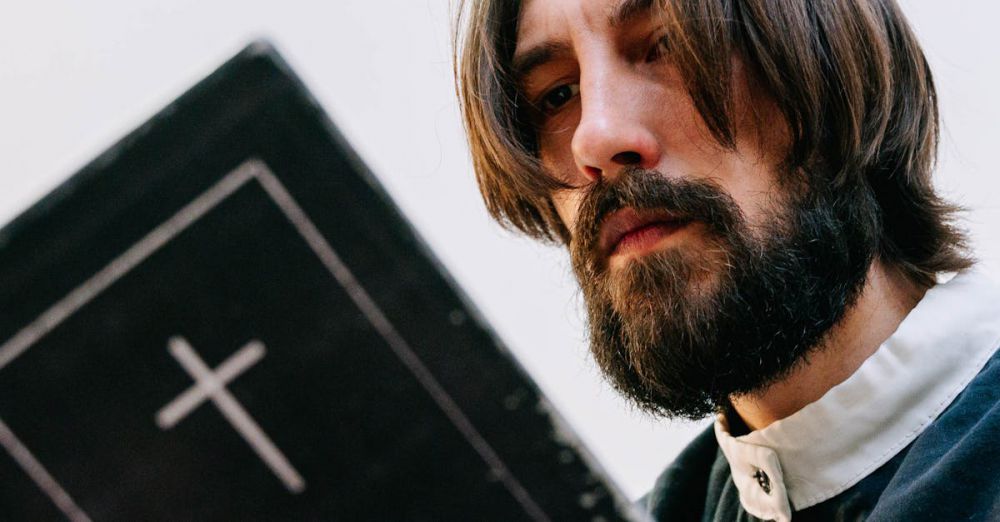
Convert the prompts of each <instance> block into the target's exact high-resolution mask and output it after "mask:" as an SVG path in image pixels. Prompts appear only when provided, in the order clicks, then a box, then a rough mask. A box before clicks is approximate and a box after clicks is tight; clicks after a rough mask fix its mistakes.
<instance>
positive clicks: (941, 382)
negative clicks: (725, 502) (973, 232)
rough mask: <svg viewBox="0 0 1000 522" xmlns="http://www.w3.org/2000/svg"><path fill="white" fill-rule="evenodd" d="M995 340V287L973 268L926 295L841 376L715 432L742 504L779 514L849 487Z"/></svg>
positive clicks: (923, 418)
mask: <svg viewBox="0 0 1000 522" xmlns="http://www.w3.org/2000/svg"><path fill="white" fill-rule="evenodd" d="M998 346H1000V288H998V287H997V286H996V284H995V283H994V282H993V281H991V280H990V279H989V278H987V277H986V276H985V275H983V274H982V273H979V272H978V271H976V270H972V271H968V272H965V273H961V274H959V275H957V276H955V277H954V278H952V280H951V281H949V282H947V283H944V284H939V285H937V286H935V287H933V288H931V289H930V290H928V291H927V293H926V294H925V295H924V297H923V299H922V300H921V301H920V302H919V303H918V304H917V306H916V307H915V308H914V309H913V310H911V311H910V313H909V314H908V315H907V316H906V318H905V319H904V320H903V322H902V323H900V325H899V328H898V329H897V330H896V332H895V333H893V334H892V336H890V337H889V339H887V340H886V341H885V342H884V343H883V344H882V346H880V347H879V349H878V350H877V351H876V352H875V353H874V354H872V356H871V357H869V358H868V359H867V360H866V361H865V362H864V363H863V364H862V365H861V367H860V368H858V370H857V371H856V372H854V374H853V375H851V376H850V377H849V378H848V379H847V380H845V381H844V382H842V383H840V384H838V385H837V386H835V387H833V388H831V389H830V390H829V391H828V392H827V393H826V394H825V395H823V396H822V397H821V398H820V399H819V400H817V401H816V402H813V403H811V404H808V405H806V406H805V407H804V408H802V409H801V410H799V411H797V412H795V413H794V414H792V415H791V416H789V417H786V418H784V419H782V420H780V421H777V422H775V423H773V424H771V425H769V426H767V427H766V428H763V429H761V430H757V431H753V432H750V433H749V434H747V435H743V436H740V437H733V436H731V435H730V434H729V433H728V430H727V426H726V420H725V417H724V416H721V415H720V416H719V418H718V419H717V420H716V422H715V436H716V438H717V439H718V441H719V447H720V448H722V452H723V453H724V454H725V456H726V459H727V460H728V461H729V467H730V470H731V472H732V476H733V482H734V483H735V484H736V487H737V489H738V490H739V492H740V503H741V504H742V505H743V508H744V509H746V511H747V512H748V513H750V514H751V515H754V516H756V517H759V518H763V519H771V520H775V521H778V522H782V521H788V520H790V519H791V512H792V510H793V509H794V510H796V511H798V510H801V509H804V508H807V507H809V506H813V505H815V504H818V503H820V502H823V501H824V500H827V499H830V498H832V497H834V496H836V495H838V494H840V493H841V492H843V491H845V490H847V489H848V488H850V487H851V486H853V485H854V484H856V483H858V482H859V481H860V480H861V479H863V478H865V477H866V476H868V475H869V474H870V473H872V472H873V471H875V470H876V469H878V468H879V466H881V465H882V464H885V463H886V462H887V461H888V460H889V459H891V458H892V457H893V456H895V455H896V454H898V453H899V452H900V451H901V450H903V449H904V448H905V447H906V446H907V445H908V444H909V443H910V442H912V441H913V440H914V439H915V438H916V437H917V436H918V435H920V433H922V432H923V430H924V429H925V428H927V426H928V425H929V424H930V423H931V422H932V421H933V420H934V419H936V418H937V416H938V415H940V414H941V412H942V411H944V409H945V408H947V407H948V405H949V404H951V402H952V401H953V400H954V399H955V397H956V396H957V395H958V394H959V392H961V391H962V390H963V389H965V387H966V386H967V385H968V384H969V382H970V381H971V380H972V378H973V377H975V375H976V374H977V373H978V372H979V370H981V369H982V368H983V366H984V365H985V364H986V362H987V360H989V358H990V356H992V355H993V352H994V351H996V349H997V347H998Z"/></svg>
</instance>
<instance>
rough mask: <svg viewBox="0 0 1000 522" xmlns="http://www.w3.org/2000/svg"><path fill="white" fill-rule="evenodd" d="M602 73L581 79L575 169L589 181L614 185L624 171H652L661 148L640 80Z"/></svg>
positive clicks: (574, 135)
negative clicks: (632, 167)
mask: <svg viewBox="0 0 1000 522" xmlns="http://www.w3.org/2000/svg"><path fill="white" fill-rule="evenodd" d="M622 72H623V71H611V70H608V71H603V72H602V73H601V74H599V75H594V76H593V77H591V78H581V85H580V102H581V109H580V110H581V112H580V121H579V123H578V124H577V127H576V130H575V132H574V134H573V139H572V144H571V147H572V151H573V158H574V161H575V162H576V167H577V170H578V171H579V172H580V173H581V174H582V175H583V176H585V177H586V178H587V179H588V180H589V181H591V182H597V181H613V180H614V178H616V177H617V176H618V174H619V172H620V171H621V170H622V168H623V167H626V166H638V167H643V168H654V167H655V166H656V165H657V163H658V162H659V160H660V145H659V142H658V140H657V138H656V134H655V132H654V130H653V128H652V127H651V122H652V121H654V117H653V114H651V111H656V110H657V109H656V107H650V106H649V105H650V104H649V103H648V100H646V99H644V96H643V94H644V93H643V92H642V89H641V85H640V84H641V81H635V80H633V79H631V78H629V77H628V75H627V74H622Z"/></svg>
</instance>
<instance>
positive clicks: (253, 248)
mask: <svg viewBox="0 0 1000 522" xmlns="http://www.w3.org/2000/svg"><path fill="white" fill-rule="evenodd" d="M0 444H2V447H3V451H0V519H3V520H30V521H36V520H59V519H66V518H68V519H71V520H95V521H96V520H255V519H266V520H408V521H410V520H434V521H447V520H469V521H472V520H476V521H488V520H496V521H514V520H534V521H563V520H570V521H595V522H596V521H611V520H623V519H626V518H627V517H628V516H629V513H630V509H629V507H628V505H627V502H625V501H624V499H623V497H622V496H621V495H620V494H619V493H618V492H617V491H616V489H615V488H614V486H613V485H612V484H610V483H609V481H608V480H607V479H606V478H605V477H604V475H603V474H602V473H601V472H600V471H599V470H597V469H595V467H594V464H593V462H592V461H591V460H590V458H589V457H588V456H587V454H586V451H585V450H584V449H583V448H582V447H581V445H580V444H579V442H578V441H577V439H576V438H575V436H574V435H573V434H572V433H571V432H570V431H569V430H567V428H566V427H565V426H564V425H562V424H561V422H560V420H559V418H558V415H557V414H556V413H555V412H554V411H553V410H552V409H551V407H550V406H549V405H548V403H547V402H546V400H545V398H544V397H543V396H542V395H541V394H540V392H539V390H538V388H537V387H536V386H535V385H534V384H533V383H532V381H531V379H530V378H529V377H528V376H527V375H526V374H525V372H524V371H523V370H522V369H521V368H520V367H519V366H518V364H517V362H516V361H515V360H514V359H513V357H512V356H511V354H510V353H508V352H507V350H506V349H505V348H504V347H503V346H502V345H501V343H500V342H499V340H498V339H497V337H496V336H495V335H494V334H493V332H492V331H491V330H490V328H489V327H488V326H487V325H486V323H485V322H484V321H483V319H482V317H481V316H480V315H479V314H478V313H477V312H476V311H475V310H474V309H473V307H472V306H471V305H470V304H469V302H468V300H467V299H466V298H465V297H464V296H463V294H462V293H461V291H460V290H459V289H458V287H457V286H456V284H455V282H454V281H453V280H452V279H451V278H450V277H449V276H448V274H447V273H446V272H445V271H444V269H443V268H442V266H441V265H440V264H439V263H438V262H436V261H435V259H434V257H433V255H432V254H431V252H430V251H429V250H428V248H427V246H426V245H425V244H424V243H423V242H422V241H421V240H420V238H419V237H418V236H417V235H416V234H415V232H414V230H413V229H412V227H411V226H410V225H409V224H408V223H407V221H406V220H405V218H404V217H403V216H402V215H401V214H400V212H399V210H398V209H397V208H396V207H395V205H394V204H393V203H392V201H391V200H390V199H389V197H388V196H387V195H386V193H385V191H383V190H382V188H381V187H380V186H379V184H378V182H377V181H376V179H375V177H374V176H372V174H371V173H370V172H369V171H368V169H367V168H366V167H365V166H364V164H363V163H362V162H361V161H360V159H359V158H358V157H357V156H356V155H355V154H354V153H353V151H352V150H351V149H350V147H349V146H348V144H347V143H346V142H345V140H344V139H343V138H342V137H341V135H340V134H339V133H338V132H337V130H336V129H335V128H334V126H333V124H332V123H331V122H330V121H329V119H328V118H327V117H326V115H325V114H324V113H323V111H322V110H321V109H320V108H319V107H318V106H317V104H316V102H315V101H314V100H313V99H312V97H311V96H310V95H309V94H308V92H307V91H306V90H305V88H304V87H303V85H302V84H301V82H300V81H299V80H298V79H297V78H296V77H295V75H294V74H293V73H292V72H291V71H290V69H289V68H288V66H287V65H286V64H285V63H284V62H283V61H282V60H281V58H280V57H279V56H278V55H277V54H276V53H275V51H274V50H273V49H272V48H271V47H270V46H268V45H267V44H266V43H256V44H253V45H251V46H250V47H248V48H247V49H246V50H244V51H243V52H242V53H240V54H239V55H238V56H236V57H235V58H233V59H232V60H230V61H229V62H228V63H226V64H225V65H223V66H222V67H221V68H220V69H219V70H218V71H216V72H215V73H213V74H212V75H211V76H209V77H208V78H207V79H205V80H204V81H202V82H201V83H199V84H198V85H197V86H195V87H194V88H192V89H191V90H190V91H189V92H187V93H186V94H184V95H183V96H181V97H180V98H179V99H178V100H177V101H175V102H174V103H173V104H171V105H170V106H169V107H167V108H165V109H164V110H163V111H161V112H160V113H159V114H158V115H156V116H155V117H154V118H153V119H151V120H150V121H149V122H147V123H146V124H144V125H143V126H141V127H140V128H138V129H137V130H135V131H134V132H132V133H131V134H129V135H128V136H127V137H126V138H124V139H123V140H122V141H121V142H119V143H118V144H116V145H114V146H113V147H112V148H111V149H110V150H108V151H107V152H105V153H104V154H102V155H101V156H100V157H98V158H97V159H96V160H94V161H93V162H92V163H90V164H89V165H87V166H86V167H85V168H83V169H82V170H81V171H80V172H78V173H77V174H75V175H74V176H73V177H72V178H71V179H70V180H69V181H67V182H66V183H65V184H63V185H62V186H61V187H59V188H58V189H56V190H55V191H53V192H52V193H51V194H49V195H48V196H46V197H45V198H44V199H43V200H41V201H40V202H38V203H37V204H36V205H34V206H33V207H32V208H31V209H30V210H28V211H27V212H25V213H24V214H23V215H21V216H20V217H18V218H17V219H16V220H14V221H13V222H12V223H10V224H9V225H8V226H6V227H5V228H3V229H2V230H0Z"/></svg>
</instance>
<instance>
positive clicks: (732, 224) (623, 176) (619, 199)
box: [570, 166, 743, 261]
mask: <svg viewBox="0 0 1000 522" xmlns="http://www.w3.org/2000/svg"><path fill="white" fill-rule="evenodd" d="M623 208H633V209H635V210H640V211H641V210H661V211H666V212H668V213H669V214H670V215H671V216H673V217H675V218H676V219H677V220H683V221H692V222H695V221H697V222H700V223H702V224H704V225H705V226H706V227H707V228H708V230H709V231H710V232H714V233H715V234H718V235H721V236H722V237H729V236H731V235H732V234H733V233H734V232H735V231H736V230H738V228H739V226H740V225H741V224H742V223H743V214H742V212H741V211H740V208H739V206H738V205H737V204H736V202H735V201H734V200H733V198H732V196H730V195H729V193H728V192H726V191H725V189H723V188H722V187H720V186H719V185H718V184H716V183H715V182H713V181H711V180H707V179H693V178H689V177H670V176H666V175H664V174H662V173H660V172H659V171H656V170H650V169H643V168H641V167H636V166H628V167H625V168H624V169H622V171H621V172H620V173H619V175H618V176H616V177H615V178H614V179H612V180H611V181H610V182H604V181H598V182H595V183H593V184H592V185H591V186H590V188H589V190H588V191H587V193H586V194H584V196H583V197H582V198H581V201H580V207H579V211H578V213H577V222H576V227H575V229H574V234H573V240H572V244H571V248H570V249H571V251H573V252H574V257H576V258H578V259H580V260H582V259H585V258H586V259H591V261H594V260H595V258H596V257H598V256H599V252H598V250H599V249H598V242H599V239H600V234H601V226H602V224H603V223H604V220H605V219H606V218H607V217H608V215H610V214H611V213H613V212H615V211H618V210H621V209H623Z"/></svg>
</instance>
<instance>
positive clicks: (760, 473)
mask: <svg viewBox="0 0 1000 522" xmlns="http://www.w3.org/2000/svg"><path fill="white" fill-rule="evenodd" d="M753 478H754V480H756V481H757V485H759V486H760V489H763V490H764V493H766V494H768V495H770V494H771V478H770V477H768V476H767V473H765V472H764V470H762V469H758V470H757V471H754V472H753Z"/></svg>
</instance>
